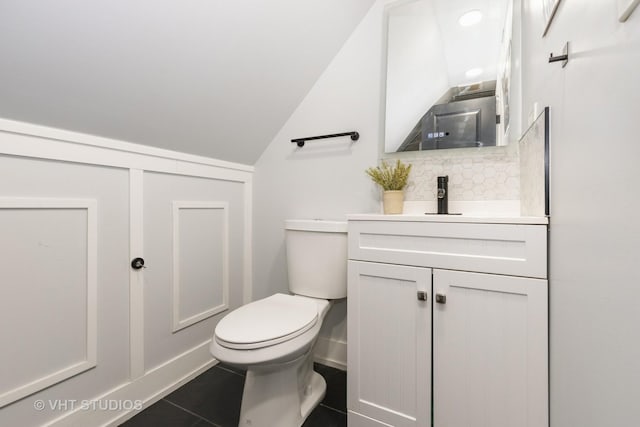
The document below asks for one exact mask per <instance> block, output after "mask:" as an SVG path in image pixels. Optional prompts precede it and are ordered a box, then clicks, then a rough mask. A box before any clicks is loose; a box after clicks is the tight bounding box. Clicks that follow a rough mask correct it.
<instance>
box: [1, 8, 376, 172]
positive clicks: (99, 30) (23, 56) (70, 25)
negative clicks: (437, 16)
mask: <svg viewBox="0 0 640 427" xmlns="http://www.w3.org/2000/svg"><path fill="white" fill-rule="evenodd" d="M374 1H375V0H348V1H345V0H56V1H45V0H0V117H2V118H6V119H12V120H20V121H25V122H30V123H36V124H41V125H46V126H53V127H57V128H61V129H67V130H73V131H78V132H84V133H89V134H94V135H99V136H104V137H109V138H115V139H119V140H123V141H128V142H134V143H139V144H146V145H150V146H155V147H160V148H167V149H171V150H177V151H182V152H186V153H192V154H199V155H203V156H208V157H213V158H217V159H222V160H227V161H232V162H240V163H245V164H253V163H254V162H255V161H256V160H257V159H258V157H259V156H260V154H261V153H262V151H263V150H264V148H266V146H267V145H268V144H269V142H271V140H272V139H273V137H274V136H275V134H276V133H277V131H278V130H279V129H280V128H281V127H282V126H283V124H284V123H285V121H286V120H287V119H288V118H289V116H290V115H291V113H292V112H293V111H294V109H295V108H296V107H297V105H298V104H299V103H300V101H301V100H302V99H303V98H304V96H305V95H306V93H307V92H308V91H309V90H310V89H311V87H312V86H313V84H314V82H315V81H316V79H317V78H318V77H319V76H320V74H321V73H322V72H323V71H324V69H325V68H326V67H327V65H328V64H329V62H330V61H331V59H332V58H333V57H334V56H335V54H336V53H337V52H338V50H339V49H340V48H341V47H342V45H343V44H344V42H345V41H346V39H347V37H348V36H349V35H350V34H351V32H352V31H353V30H354V29H355V27H356V25H357V24H358V23H359V22H360V20H361V19H362V18H363V16H364V15H365V13H366V12H367V10H368V9H369V7H370V6H371V5H372V4H373V3H374ZM303 136H304V135H303Z"/></svg>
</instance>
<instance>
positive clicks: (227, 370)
mask: <svg viewBox="0 0 640 427" xmlns="http://www.w3.org/2000/svg"><path fill="white" fill-rule="evenodd" d="M214 368H220V369H222V370H223V371H225V372H231V373H232V374H236V375H237V376H239V377H242V378H244V377H245V376H244V375H242V374H241V373H239V372H236V371H234V370H232V369H229V368H225V367H224V366H220V364H218V365H215V366H214Z"/></svg>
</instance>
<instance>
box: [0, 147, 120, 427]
mask: <svg viewBox="0 0 640 427" xmlns="http://www.w3.org/2000/svg"><path fill="white" fill-rule="evenodd" d="M0 170H1V171H2V179H0V236H1V238H0V271H1V272H2V281H1V282H2V283H1V285H0V336H2V337H3V340H4V341H5V343H6V345H5V346H3V351H2V352H0V378H2V381H1V382H0V383H1V384H0V396H1V397H0V406H2V410H1V411H0V425H24V426H26V425H41V424H43V423H44V422H45V421H47V420H50V419H51V416H52V411H51V408H48V409H47V408H45V410H42V411H35V410H34V401H36V400H43V401H44V402H53V401H57V400H58V399H60V400H62V401H64V402H73V401H74V400H75V401H77V402H80V401H81V400H82V399H87V398H91V397H95V396H98V395H100V394H102V393H103V392H104V391H105V390H109V389H111V388H113V387H116V386H118V385H120V384H122V383H125V382H126V381H127V380H128V377H129V319H128V312H129V260H128V258H129V198H128V197H129V195H128V188H129V181H128V180H129V175H128V170H126V169H118V168H110V167H101V166H91V165H81V164H76V163H67V162H58V161H50V160H35V159H28V158H19V157H10V156H0ZM20 397H25V398H23V399H21V400H16V399H19V398H20ZM70 405H72V403H68V406H67V407H66V408H64V409H66V410H71V409H73V408H72V407H71V406H70ZM62 412H63V411H62V410H61V408H59V413H60V414H61V413H62ZM25 420H29V422H30V423H32V424H25Z"/></svg>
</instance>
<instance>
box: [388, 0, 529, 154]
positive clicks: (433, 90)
mask: <svg viewBox="0 0 640 427" xmlns="http://www.w3.org/2000/svg"><path fill="white" fill-rule="evenodd" d="M516 2H517V0H479V1H478V0H403V1H398V2H395V3H392V4H390V5H389V6H387V8H386V10H385V25H386V36H387V37H386V42H387V51H386V79H385V91H384V92H385V123H384V127H385V138H384V150H383V151H384V152H385V153H394V152H399V151H423V150H435V149H447V148H468V147H490V146H496V145H506V144H507V143H508V142H509V140H510V139H513V140H515V139H517V136H518V132H517V131H515V129H516V128H517V127H519V123H514V122H515V120H514V119H515V116H518V115H519V108H518V111H517V113H518V114H511V113H512V112H513V109H514V108H513V107H515V102H514V101H519V99H520V95H519V93H520V91H519V88H516V87H515V86H516V85H517V84H519V82H520V77H519V57H520V49H519V42H520V40H519V28H520V24H519V20H516V19H514V16H519V10H520V9H519V7H516V10H515V11H514V3H516ZM515 6H517V5H515ZM514 30H515V31H514ZM516 71H517V72H516ZM514 92H515V93H514ZM514 95H515V96H514ZM514 98H515V99H514ZM511 135H513V136H511Z"/></svg>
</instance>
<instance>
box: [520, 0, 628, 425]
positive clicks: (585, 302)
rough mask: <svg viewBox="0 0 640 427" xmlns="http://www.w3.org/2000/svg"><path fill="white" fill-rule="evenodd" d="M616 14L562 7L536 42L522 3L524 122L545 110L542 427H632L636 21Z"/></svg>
mask: <svg viewBox="0 0 640 427" xmlns="http://www.w3.org/2000/svg"><path fill="white" fill-rule="evenodd" d="M616 3H617V2H616V1H563V2H561V3H560V7H559V9H558V13H557V14H556V17H555V19H554V21H553V23H552V26H551V28H550V31H549V33H548V34H547V36H546V37H544V38H542V37H541V35H542V30H543V20H542V11H541V6H540V4H541V2H540V1H538V0H525V1H524V12H525V18H526V19H525V22H524V28H523V29H524V32H523V49H524V52H525V56H524V63H523V70H524V71H523V73H524V75H523V81H524V88H523V89H524V90H523V99H524V104H523V105H524V112H525V114H528V111H530V109H531V108H532V104H533V103H534V102H537V103H538V104H539V105H540V107H544V106H546V105H548V106H550V107H551V115H550V124H551V129H550V133H551V138H550V145H551V148H550V156H551V158H550V162H551V172H550V173H551V183H550V187H551V188H550V194H551V200H550V208H551V236H550V257H551V259H550V329H551V343H550V351H551V361H550V364H551V365H550V367H551V426H552V427H573V426H580V427H596V426H605V425H606V426H637V425H640V405H638V399H639V398H640V393H639V390H640V388H639V384H640V339H639V337H640V335H639V331H640V329H639V325H640V310H638V301H640V286H638V284H640V272H639V271H640V270H638V267H637V265H638V261H639V258H638V253H639V252H638V243H639V242H640V224H639V223H638V221H637V219H636V218H635V217H636V216H637V212H638V211H640V198H639V197H638V190H637V188H636V186H637V185H638V183H639V182H640V172H639V171H640V168H638V159H640V144H638V130H639V129H640V128H639V127H638V123H637V122H638V117H640V114H639V109H638V104H637V103H638V99H640V84H639V83H638V70H640V10H636V12H635V14H634V15H632V17H631V18H630V19H629V21H627V22H626V23H625V24H621V23H619V22H618V21H617V11H616ZM620 3H622V2H620ZM627 3H628V2H627ZM566 41H569V42H570V44H571V46H570V52H571V53H570V61H569V64H568V65H567V67H566V68H564V69H563V68H562V67H561V65H560V64H559V63H555V64H548V63H547V58H548V56H549V53H550V52H553V53H554V54H559V53H561V50H562V46H563V45H564V43H565V42H566Z"/></svg>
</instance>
